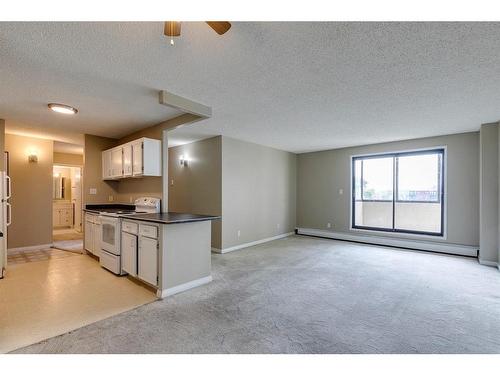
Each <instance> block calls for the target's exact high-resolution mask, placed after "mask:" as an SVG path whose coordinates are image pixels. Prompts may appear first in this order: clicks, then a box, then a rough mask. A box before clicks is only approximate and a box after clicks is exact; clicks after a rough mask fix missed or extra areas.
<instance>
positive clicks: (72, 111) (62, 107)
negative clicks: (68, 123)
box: [47, 103, 78, 115]
mask: <svg viewBox="0 0 500 375" xmlns="http://www.w3.org/2000/svg"><path fill="white" fill-rule="evenodd" d="M47 107H49V109H51V110H52V111H54V112H57V113H62V114H65V115H76V114H77V113H78V109H76V108H74V107H71V106H69V105H66V104H59V103H49V104H48V105H47Z"/></svg>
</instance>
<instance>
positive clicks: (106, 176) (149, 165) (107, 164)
mask: <svg viewBox="0 0 500 375" xmlns="http://www.w3.org/2000/svg"><path fill="white" fill-rule="evenodd" d="M102 158H103V159H102V166H103V167H102V178H103V180H113V179H118V178H126V177H142V176H161V141H160V140H157V139H150V138H140V139H137V140H135V141H132V142H129V143H126V144H124V145H121V146H118V147H115V148H112V149H110V150H106V151H103V153H102Z"/></svg>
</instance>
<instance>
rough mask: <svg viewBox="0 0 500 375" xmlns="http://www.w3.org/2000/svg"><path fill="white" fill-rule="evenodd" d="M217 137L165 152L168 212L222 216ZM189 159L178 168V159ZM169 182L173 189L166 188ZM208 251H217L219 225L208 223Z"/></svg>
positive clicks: (219, 240)
mask: <svg viewBox="0 0 500 375" xmlns="http://www.w3.org/2000/svg"><path fill="white" fill-rule="evenodd" d="M221 138H222V137H220V136H218V137H213V138H209V139H204V140H202V141H198V142H194V143H189V144H186V145H182V146H177V147H171V148H169V149H168V181H169V186H168V209H169V211H174V212H190V213H196V214H206V215H217V216H220V215H221V214H222V160H221V153H222V150H221V148H222V141H221ZM182 154H185V155H188V156H189V158H190V159H191V160H190V161H189V162H188V164H187V165H186V166H183V165H180V163H179V157H180V155H182ZM172 180H173V185H170V184H171V182H172ZM212 247H214V248H217V249H220V248H221V221H220V220H217V221H213V222H212Z"/></svg>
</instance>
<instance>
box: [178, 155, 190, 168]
mask: <svg viewBox="0 0 500 375" xmlns="http://www.w3.org/2000/svg"><path fill="white" fill-rule="evenodd" d="M179 161H180V163H181V165H183V166H185V167H187V165H188V161H189V158H188V157H187V155H181V156H180V157H179Z"/></svg>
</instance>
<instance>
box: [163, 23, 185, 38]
mask: <svg viewBox="0 0 500 375" xmlns="http://www.w3.org/2000/svg"><path fill="white" fill-rule="evenodd" d="M163 34H165V35H166V36H180V35H181V23H180V22H176V21H166V22H165V27H164V28H163Z"/></svg>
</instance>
